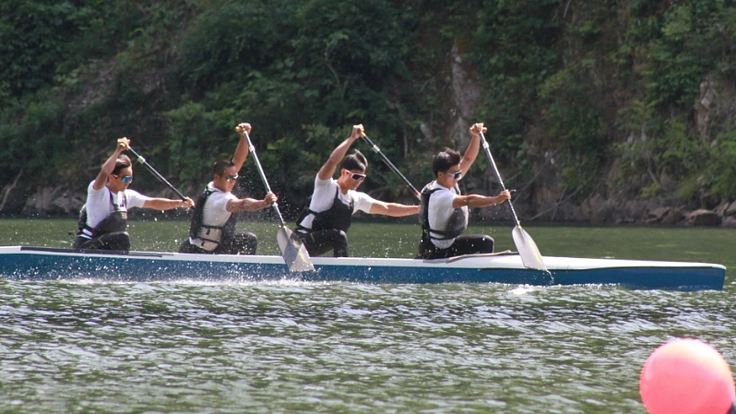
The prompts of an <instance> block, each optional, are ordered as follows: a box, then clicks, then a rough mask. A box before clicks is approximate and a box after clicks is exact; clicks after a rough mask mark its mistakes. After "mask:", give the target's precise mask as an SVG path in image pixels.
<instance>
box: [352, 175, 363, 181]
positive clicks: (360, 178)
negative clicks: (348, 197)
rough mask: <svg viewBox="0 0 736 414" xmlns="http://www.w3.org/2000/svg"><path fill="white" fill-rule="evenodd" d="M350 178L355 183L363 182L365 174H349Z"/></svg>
mask: <svg viewBox="0 0 736 414" xmlns="http://www.w3.org/2000/svg"><path fill="white" fill-rule="evenodd" d="M350 177H351V178H352V179H353V180H355V181H363V180H365V174H358V173H351V175H350Z"/></svg>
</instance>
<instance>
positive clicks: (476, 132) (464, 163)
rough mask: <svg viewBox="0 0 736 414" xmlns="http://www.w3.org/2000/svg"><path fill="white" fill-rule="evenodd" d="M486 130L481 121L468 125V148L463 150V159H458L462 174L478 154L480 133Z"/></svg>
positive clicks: (466, 171)
mask: <svg viewBox="0 0 736 414" xmlns="http://www.w3.org/2000/svg"><path fill="white" fill-rule="evenodd" d="M487 130H488V129H487V128H484V127H483V124H482V123H478V124H473V126H471V127H470V135H471V138H470V144H468V149H466V150H465V155H463V159H462V160H460V169H461V170H463V176H464V175H465V174H467V173H468V170H469V169H470V167H471V166H472V165H473V163H474V162H475V158H476V157H477V156H478V151H479V150H480V133H481V132H484V133H485V132H486V131H487Z"/></svg>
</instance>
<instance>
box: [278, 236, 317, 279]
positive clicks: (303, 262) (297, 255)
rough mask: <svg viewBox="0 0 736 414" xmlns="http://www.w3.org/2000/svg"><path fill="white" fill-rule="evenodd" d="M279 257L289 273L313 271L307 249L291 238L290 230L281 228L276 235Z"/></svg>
mask: <svg viewBox="0 0 736 414" xmlns="http://www.w3.org/2000/svg"><path fill="white" fill-rule="evenodd" d="M276 241H278V243H279V249H281V255H282V256H283V257H284V262H286V266H287V267H288V268H289V271H290V272H309V271H313V270H314V265H313V264H312V260H311V259H310V258H309V253H307V248H306V247H304V245H303V244H302V243H300V242H299V241H298V240H294V239H293V238H292V237H291V230H289V229H287V228H286V227H281V228H280V229H279V232H278V233H277V234H276Z"/></svg>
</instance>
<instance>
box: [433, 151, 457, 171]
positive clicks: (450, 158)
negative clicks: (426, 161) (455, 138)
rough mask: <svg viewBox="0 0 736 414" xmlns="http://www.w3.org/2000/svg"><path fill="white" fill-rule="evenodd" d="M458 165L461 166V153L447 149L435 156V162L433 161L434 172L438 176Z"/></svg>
mask: <svg viewBox="0 0 736 414" xmlns="http://www.w3.org/2000/svg"><path fill="white" fill-rule="evenodd" d="M458 164H460V153H459V152H457V151H455V150H451V149H449V148H445V150H444V151H442V152H440V153H438V154H437V155H435V156H434V160H432V170H433V171H434V175H435V176H437V173H438V172H440V171H447V170H449V169H450V167H452V166H453V165H458Z"/></svg>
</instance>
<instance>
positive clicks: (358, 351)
mask: <svg viewBox="0 0 736 414" xmlns="http://www.w3.org/2000/svg"><path fill="white" fill-rule="evenodd" d="M72 227H73V223H72V222H71V221H64V220H61V221H60V220H56V221H50V220H43V221H33V220H31V221H23V220H0V235H2V236H3V239H4V240H5V242H4V244H30V245H46V246H51V247H60V246H64V245H66V244H67V243H69V242H70V241H71V238H70V237H66V236H59V234H64V231H66V230H67V229H69V228H72ZM248 228H250V229H256V233H257V234H259V236H260V238H261V244H260V246H259V252H263V253H270V254H278V248H277V246H276V242H275V229H276V227H275V225H272V224H264V225H260V226H255V225H252V224H249V225H248ZM416 230H417V227H416V226H411V225H387V224H376V223H373V224H361V223H359V224H357V225H355V227H354V228H352V229H351V232H350V235H351V249H352V251H353V254H355V255H367V254H371V255H373V256H390V257H411V256H412V255H413V254H414V249H415V248H416V245H415V241H414V240H413V236H414V233H415V232H416ZM477 230H478V231H480V230H486V231H487V230H488V229H481V228H478V229H477ZM526 230H527V231H528V232H529V234H530V235H531V236H532V237H533V238H534V240H535V241H536V243H537V245H538V246H539V247H540V250H541V251H542V253H543V254H546V255H558V256H563V255H566V256H583V257H605V256H612V257H618V258H645V259H657V260H659V259H664V260H698V261H706V262H715V263H721V264H724V265H726V266H728V267H729V268H732V266H734V265H736V263H734V258H733V257H732V254H731V252H732V251H733V249H732V248H731V247H732V246H733V242H732V240H734V236H736V231H734V230H729V229H688V228H635V227H622V228H618V227H617V228H592V227H527V228H526ZM131 231H132V234H133V235H134V240H133V244H134V248H136V249H141V250H149V249H150V250H162V251H163V250H175V249H176V246H177V245H178V242H176V241H174V239H175V238H177V237H182V235H183V234H186V223H181V222H160V223H142V222H138V223H134V226H133V229H132V230H131ZM510 233H511V228H510V227H509V226H508V225H506V226H497V227H496V228H494V229H493V231H492V233H490V234H492V235H493V236H494V238H496V240H497V244H498V247H499V249H513V248H514V247H513V242H512V241H511V237H510ZM269 234H272V235H273V237H272V239H273V240H270V239H271V237H269V236H268V235H269ZM386 240H391V242H390V243H389V242H386ZM399 240H401V242H399ZM734 289H735V288H734V277H733V275H731V274H729V275H728V276H727V281H726V288H725V290H724V291H722V292H715V291H705V292H669V291H631V290H625V289H619V288H616V287H611V286H585V287H583V286H577V287H534V288H531V287H525V286H511V285H495V284H481V285H469V284H468V285H462V284H446V285H422V286H414V285H361V284H349V283H294V282H292V283H278V282H271V283H257V284H255V283H253V284H249V283H237V284H235V283H232V284H231V283H196V282H192V281H188V282H184V281H182V282H177V283H151V284H142V283H113V282H109V281H104V280H94V279H90V280H70V281H54V282H28V281H0V353H2V355H3V359H2V363H1V364H2V365H1V367H0V390H1V391H0V395H2V397H3V398H2V401H3V402H2V403H0V407H2V408H0V412H13V413H41V412H49V413H51V412H54V413H56V412H69V413H103V412H115V413H122V412H135V413H244V412H248V413H274V412H275V413H290V412H324V413H332V412H335V413H345V412H351V413H352V412H359V413H363V412H366V413H374V412H375V413H406V412H417V413H419V412H421V413H448V412H453V413H459V412H467V413H532V412H535V413H536V412H538V413H645V412H646V410H645V409H644V407H643V405H642V404H641V400H640V398H639V392H638V379H639V374H640V371H641V367H642V365H643V363H644V361H645V360H646V358H647V357H648V356H649V354H650V353H651V352H652V351H653V350H654V349H655V348H656V347H657V346H658V345H660V344H662V343H664V342H665V341H667V340H668V339H671V338H675V337H695V338H699V339H702V340H704V341H706V342H708V343H710V344H712V345H713V346H715V347H716V348H717V349H718V350H719V351H721V353H722V354H723V355H724V357H725V358H726V360H727V361H729V362H731V363H732V365H733V363H734V362H736V347H735V346H734V338H735V337H736V327H734V323H733V321H734V320H735V319H736V311H734V310H733V308H734V306H733V305H734V301H733V299H732V297H733V294H734Z"/></svg>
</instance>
